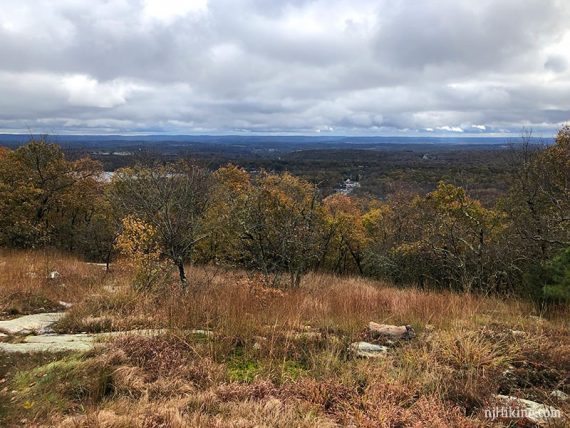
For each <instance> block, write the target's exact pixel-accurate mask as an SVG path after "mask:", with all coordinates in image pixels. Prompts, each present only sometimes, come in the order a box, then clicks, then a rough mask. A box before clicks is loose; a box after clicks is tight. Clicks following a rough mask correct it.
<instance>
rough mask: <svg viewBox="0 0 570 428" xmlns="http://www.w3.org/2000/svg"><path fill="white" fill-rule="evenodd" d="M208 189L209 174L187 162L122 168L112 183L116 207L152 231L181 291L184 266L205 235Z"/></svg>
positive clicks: (185, 282) (184, 276)
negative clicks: (177, 279) (175, 270)
mask: <svg viewBox="0 0 570 428" xmlns="http://www.w3.org/2000/svg"><path fill="white" fill-rule="evenodd" d="M209 187H210V174H209V172H208V171H206V170H204V169H202V168H199V167H197V166H194V165H191V164H189V163H186V162H178V163H176V164H171V165H165V166H154V167H142V166H136V167H133V168H126V169H122V170H119V171H117V173H116V174H115V176H114V179H113V182H112V187H111V192H110V195H111V199H112V201H113V205H114V206H115V208H116V209H117V210H118V212H119V213H121V215H122V216H125V217H126V216H127V215H130V216H132V217H134V218H136V219H137V220H139V221H142V222H144V224H147V225H149V226H150V227H152V228H153V230H154V231H155V233H156V237H157V240H158V242H159V246H160V253H161V256H162V257H166V258H168V259H170V260H171V261H172V262H173V263H174V264H175V265H176V267H177V268H178V274H179V277H180V282H181V285H182V287H183V288H186V286H187V277H186V271H185V268H184V263H185V262H188V261H190V260H191V256H192V251H193V249H194V246H195V245H196V243H197V242H199V241H200V240H202V239H204V238H205V236H206V235H205V234H204V233H203V220H204V213H205V212H206V209H207V207H208V202H209Z"/></svg>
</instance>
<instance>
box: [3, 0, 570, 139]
mask: <svg viewBox="0 0 570 428" xmlns="http://www.w3.org/2000/svg"><path fill="white" fill-rule="evenodd" d="M569 18H570V1H569V0H463V1H462V0H429V1H428V0H422V1H413V0H400V1H398V0H376V1H369V0H346V1H343V0H322V1H321V0H313V1H310V0H291V1H284V0H0V132H28V131H29V130H31V131H32V132H49V133H121V134H127V133H152V134H158V133H178V134H190V133H230V134H239V133H279V134H283V133H298V134H306V135H323V134H325V133H329V134H338V135H361V134H363V135H406V134H409V135H417V134H424V135H442V134H445V135H452V136H460V135H470V134H477V135H481V134H483V135H493V134H505V133H509V132H510V133H513V134H519V133H520V131H521V128H522V127H530V128H533V129H534V130H535V132H537V133H544V134H546V135H549V134H550V135H551V134H552V133H553V132H554V130H555V129H556V128H557V127H558V126H559V125H560V124H561V123H563V122H566V121H568V120H570V24H569V23H570V19H569Z"/></svg>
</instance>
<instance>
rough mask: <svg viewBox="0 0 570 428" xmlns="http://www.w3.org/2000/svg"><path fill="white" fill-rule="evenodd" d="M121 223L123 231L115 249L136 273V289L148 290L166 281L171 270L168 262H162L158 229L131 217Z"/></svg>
mask: <svg viewBox="0 0 570 428" xmlns="http://www.w3.org/2000/svg"><path fill="white" fill-rule="evenodd" d="M121 223H122V231H121V234H120V235H119V236H118V238H117V241H116V243H115V247H116V249H117V250H118V251H119V253H120V254H122V255H123V256H124V257H125V261H126V263H127V264H128V265H129V267H131V268H133V270H134V271H135V280H134V283H133V285H134V287H135V288H136V289H138V290H147V289H151V288H153V287H154V286H156V285H157V284H158V283H159V282H160V281H161V280H162V281H166V280H167V278H168V276H169V275H170V273H171V269H170V265H169V264H168V263H167V262H165V261H163V260H161V250H160V244H159V242H158V239H157V230H156V228H154V227H153V226H152V225H150V224H148V223H146V222H144V221H143V220H140V219H138V218H136V217H134V216H131V215H129V216H127V217H125V218H124V219H123V220H122V222H121Z"/></svg>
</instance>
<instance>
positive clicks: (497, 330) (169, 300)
mask: <svg viewBox="0 0 570 428" xmlns="http://www.w3.org/2000/svg"><path fill="white" fill-rule="evenodd" d="M53 271H57V272H58V273H59V274H60V275H59V276H58V277H57V278H55V279H49V278H48V277H49V273H50V272H53ZM132 275H133V274H132V272H131V271H130V270H129V269H128V268H127V267H122V266H119V265H116V266H115V265H113V266H112V267H111V271H110V272H106V271H105V269H104V267H102V266H100V265H94V264H87V263H84V262H82V261H79V260H76V259H73V258H70V257H67V256H64V255H58V254H52V253H46V252H39V251H38V252H3V253H0V317H1V318H3V319H8V318H13V317H16V316H18V315H21V314H29V313H37V312H48V311H55V310H63V307H62V306H61V304H60V303H59V302H66V303H71V304H73V306H72V307H71V308H70V309H68V310H67V314H66V316H65V317H64V318H63V319H62V320H61V321H59V322H58V324H57V325H56V326H55V329H56V331H58V332H62V333H73V332H105V331H124V330H135V329H164V332H162V334H153V335H142V336H141V335H124V336H119V337H116V338H114V339H112V340H108V341H104V342H101V343H100V344H98V345H97V346H96V347H95V348H94V349H93V350H91V351H88V352H86V353H82V354H80V353H72V354H57V355H54V354H49V355H48V354H34V355H27V356H22V355H18V356H17V357H16V356H14V354H1V353H0V391H1V392H0V394H1V395H0V426H66V427H130V426H144V427H186V426H204V427H210V426H214V427H228V426H229V427H291V426H301V427H313V426H319V427H328V426H363V427H378V426H382V427H384V426H385V427H407V426H414V427H479V426H509V425H508V424H509V422H508V421H506V420H497V421H491V420H490V419H488V418H486V417H485V414H484V410H485V409H486V408H489V407H491V406H493V405H494V398H493V396H494V395H495V394H505V395H512V396H517V397H520V398H525V399H530V400H534V401H537V402H540V403H544V404H548V405H552V406H554V407H556V408H558V409H560V410H561V411H562V412H564V413H565V414H567V415H570V402H569V401H566V402H564V401H562V400H559V399H556V398H555V397H553V396H552V395H551V393H552V391H554V390H559V391H563V392H566V393H570V379H569V374H570V325H569V319H570V312H569V311H568V309H559V310H556V311H549V312H545V313H542V312H540V311H539V310H538V309H537V308H536V307H533V306H532V305H530V304H529V303H527V302H524V301H519V300H516V299H514V298H512V299H504V300H502V299H497V298H492V297H484V296H476V295H466V294H455V293H448V292H433V291H422V290H418V289H414V288H407V289H397V288H394V287H391V286H390V285H389V284H383V283H379V282H374V281H370V280H366V279H362V278H347V277H335V276H331V275H323V274H318V273H313V274H309V275H307V276H306V277H304V278H303V281H302V284H301V287H300V289H298V290H293V291H286V290H277V289H273V288H269V287H266V286H265V284H264V279H263V277H260V276H257V275H254V274H250V273H247V272H243V271H228V270H224V269H221V268H215V267H189V278H190V284H191V287H190V291H189V292H188V293H181V292H180V291H179V289H178V286H177V284H176V282H173V285H169V286H164V287H163V288H159V289H156V290H154V291H152V292H145V293H141V292H136V291H133V290H132V288H131V287H130V286H129V284H131V282H132ZM370 321H375V322H378V323H386V324H395V325H411V326H412V327H413V328H414V330H415V332H416V337H415V338H413V339H411V340H406V341H401V342H398V343H395V344H394V346H393V349H391V350H390V351H389V353H388V354H387V356H385V357H383V358H375V359H361V358H355V357H354V355H353V354H351V352H350V351H349V346H350V344H351V343H352V342H355V341H359V340H367V341H371V340H372V339H371V338H370V337H369V333H368V332H367V325H368V322H370ZM194 329H200V330H203V331H202V332H196V331H191V330H194ZM0 340H8V339H6V338H4V339H0ZM10 340H13V339H10ZM565 423H567V421H566V422H565V421H564V420H563V419H556V420H553V421H552V424H551V425H550V426H565ZM556 424H558V425H556Z"/></svg>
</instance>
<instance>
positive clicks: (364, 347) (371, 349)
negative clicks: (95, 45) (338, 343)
mask: <svg viewBox="0 0 570 428" xmlns="http://www.w3.org/2000/svg"><path fill="white" fill-rule="evenodd" d="M350 350H351V351H352V352H353V353H354V355H356V356H357V357H361V358H379V357H384V356H385V355H386V354H387V353H388V347H387V346H382V345H375V344H373V343H368V342H355V343H352V344H351V345H350Z"/></svg>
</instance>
